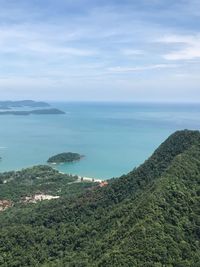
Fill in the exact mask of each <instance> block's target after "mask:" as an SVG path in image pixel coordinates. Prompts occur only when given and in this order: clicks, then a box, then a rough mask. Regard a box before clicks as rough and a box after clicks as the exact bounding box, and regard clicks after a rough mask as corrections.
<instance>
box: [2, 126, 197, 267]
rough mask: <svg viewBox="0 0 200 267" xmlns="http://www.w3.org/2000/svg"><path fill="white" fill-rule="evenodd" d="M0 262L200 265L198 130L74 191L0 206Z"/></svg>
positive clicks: (4, 266) (181, 133) (140, 266)
mask: <svg viewBox="0 0 200 267" xmlns="http://www.w3.org/2000/svg"><path fill="white" fill-rule="evenodd" d="M0 225H1V228H0V241H1V242H0V266H2V267H8V266H9V267H12V266H16V267H17V266H42V267H46V266H67V267H68V266H69V267H72V266H74V267H79V266H80V267H82V266H88V267H97V266H98V267H104V266H111V267H112V266H117V267H118V266H128V267H129V266H130V267H134V266H136V267H161V266H163V267H189V266H192V267H193V266H194V267H198V266H200V243H199V242H200V133H199V132H198V131H188V130H185V131H179V132H176V133H174V134H173V135H171V136H170V137H169V138H168V139H167V140H166V141H165V142H164V143H163V144H161V146H160V147H159V148H158V149H157V150H156V151H155V152H154V154H153V155H152V156H151V157H150V158H149V159H148V160H147V161H146V162H145V163H144V164H142V165H141V166H140V167H139V168H137V169H135V170H133V171H132V172H130V173H129V174H127V175H124V176H122V177H120V178H118V179H113V180H111V181H110V182H109V185H108V186H106V187H103V188H99V187H97V188H96V187H95V188H93V190H88V191H86V192H84V193H83V194H82V195H79V196H78V197H77V196H76V197H70V198H69V197H68V198H67V197H65V195H63V196H62V197H61V198H60V199H58V200H52V201H44V202H40V203H38V204H34V205H26V206H21V205H15V206H14V207H12V208H9V209H7V210H6V211H4V212H2V213H0Z"/></svg>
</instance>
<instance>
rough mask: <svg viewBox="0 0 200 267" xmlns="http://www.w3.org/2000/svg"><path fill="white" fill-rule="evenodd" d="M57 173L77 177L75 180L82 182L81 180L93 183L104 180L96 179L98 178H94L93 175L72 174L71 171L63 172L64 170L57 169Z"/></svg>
mask: <svg viewBox="0 0 200 267" xmlns="http://www.w3.org/2000/svg"><path fill="white" fill-rule="evenodd" d="M59 173H61V174H67V175H71V176H75V177H77V181H76V182H77V183H78V182H83V181H85V182H93V183H102V182H104V180H102V179H98V178H94V177H87V176H81V175H77V174H72V173H65V172H61V171H59Z"/></svg>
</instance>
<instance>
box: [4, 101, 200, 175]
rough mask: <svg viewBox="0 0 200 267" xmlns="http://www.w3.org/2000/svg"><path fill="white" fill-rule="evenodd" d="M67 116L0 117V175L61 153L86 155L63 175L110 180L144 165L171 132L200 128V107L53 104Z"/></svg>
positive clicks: (65, 168)
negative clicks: (0, 158) (0, 172)
mask: <svg viewBox="0 0 200 267" xmlns="http://www.w3.org/2000/svg"><path fill="white" fill-rule="evenodd" d="M52 105H53V106H54V107H57V108H59V109H61V110H64V111H65V112H66V114H65V115H30V116H12V115H8V116H7V115H6V116H0V123H1V129H0V156H1V157H2V161H1V162H0V171H7V170H17V169H21V168H24V167H28V166H32V165H36V164H45V163H46V161H47V159H48V158H49V157H50V156H52V155H54V154H57V153H61V152H68V151H71V152H78V153H80V154H83V155H85V158H83V159H82V160H81V161H79V162H76V163H70V164H62V165H59V166H58V169H59V170H60V171H62V172H66V173H72V174H78V175H82V176H89V177H97V178H105V179H106V178H112V177H116V176H120V175H122V174H124V173H127V172H129V171H131V170H132V169H133V168H134V167H136V166H138V165H139V164H141V163H142V162H143V161H144V160H146V159H147V158H148V157H149V156H150V155H151V153H152V152H153V151H154V150H155V148H157V146H158V145H159V144H160V143H161V142H163V141H164V140H165V139H166V138H167V137H168V136H169V135H170V134H171V133H173V132H174V131H176V130H180V129H185V128H188V129H200V105H197V104H141V103H140V104H139V103H123V104H122V103H53V104H52Z"/></svg>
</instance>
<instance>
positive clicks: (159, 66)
mask: <svg viewBox="0 0 200 267" xmlns="http://www.w3.org/2000/svg"><path fill="white" fill-rule="evenodd" d="M176 67H178V66H177V65H172V64H155V65H148V66H141V67H112V68H108V71H110V72H116V73H126V72H137V71H146V70H155V69H165V68H176Z"/></svg>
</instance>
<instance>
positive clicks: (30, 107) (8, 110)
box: [0, 100, 65, 115]
mask: <svg viewBox="0 0 200 267" xmlns="http://www.w3.org/2000/svg"><path fill="white" fill-rule="evenodd" d="M31 114H36V115H48V114H49V115H52V114H55V115H59V114H65V112H64V111H62V110H60V109H57V108H53V107H51V106H50V104H48V103H46V102H41V101H34V100H19V101H10V100H8V101H0V115H31Z"/></svg>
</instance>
